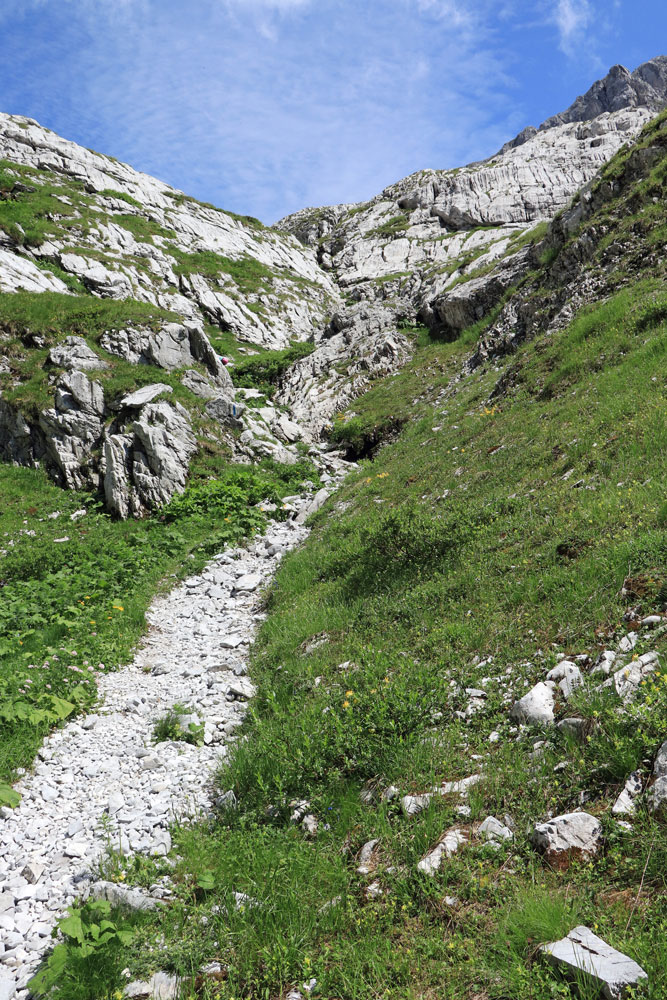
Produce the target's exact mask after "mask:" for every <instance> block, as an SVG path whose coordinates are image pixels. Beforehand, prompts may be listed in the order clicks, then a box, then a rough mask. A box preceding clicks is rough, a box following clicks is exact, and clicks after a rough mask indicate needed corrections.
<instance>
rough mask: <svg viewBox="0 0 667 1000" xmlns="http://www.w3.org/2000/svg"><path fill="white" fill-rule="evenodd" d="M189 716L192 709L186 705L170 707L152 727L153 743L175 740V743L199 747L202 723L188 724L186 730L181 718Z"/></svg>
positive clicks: (201, 739)
mask: <svg viewBox="0 0 667 1000" xmlns="http://www.w3.org/2000/svg"><path fill="white" fill-rule="evenodd" d="M191 714H192V708H191V707H188V706H187V705H180V704H176V705H172V706H171V708H170V709H168V710H167V711H166V712H165V714H164V715H163V716H162V717H161V718H159V719H158V720H157V722H156V723H155V726H154V727H153V739H154V740H155V742H156V743H162V742H164V741H165V740H175V741H176V742H179V741H180V742H183V743H192V745H193V746H201V744H202V743H203V742H204V725H203V723H199V724H198V723H196V722H188V725H187V728H184V726H183V722H182V719H183V716H184V715H191Z"/></svg>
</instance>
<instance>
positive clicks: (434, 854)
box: [417, 827, 468, 875]
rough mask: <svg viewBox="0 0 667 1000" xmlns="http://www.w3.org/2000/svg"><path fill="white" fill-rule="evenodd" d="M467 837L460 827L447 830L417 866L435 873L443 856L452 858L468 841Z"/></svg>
mask: <svg viewBox="0 0 667 1000" xmlns="http://www.w3.org/2000/svg"><path fill="white" fill-rule="evenodd" d="M467 839H468V838H467V837H466V836H465V834H464V833H463V831H462V830H460V829H459V828H458V827H454V828H453V829H451V830H447V832H446V833H445V834H444V835H443V837H442V838H441V840H439V841H438V843H437V844H436V846H435V847H434V848H433V850H432V851H429V853H428V854H426V855H425V856H424V857H423V858H422V859H421V861H419V862H418V863H417V868H418V869H419V871H420V872H424V873H425V874H426V875H435V873H436V872H437V871H438V869H439V868H440V866H441V864H442V861H443V858H451V857H452V856H453V855H454V854H456V852H457V851H458V849H459V847H461V845H462V844H465V843H467Z"/></svg>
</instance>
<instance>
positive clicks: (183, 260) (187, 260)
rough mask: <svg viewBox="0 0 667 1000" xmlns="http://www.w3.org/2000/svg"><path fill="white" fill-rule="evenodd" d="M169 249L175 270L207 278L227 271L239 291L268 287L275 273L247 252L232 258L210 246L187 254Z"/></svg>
mask: <svg viewBox="0 0 667 1000" xmlns="http://www.w3.org/2000/svg"><path fill="white" fill-rule="evenodd" d="M168 252H169V253H170V254H172V256H174V257H175V258H176V260H177V261H178V263H177V265H176V268H175V271H176V274H179V275H180V274H184V275H187V274H202V275H204V277H205V278H210V279H216V278H219V277H220V276H221V275H222V274H228V275H229V276H230V277H231V278H233V280H234V282H235V283H236V285H237V286H238V289H239V291H240V292H241V294H242V295H255V294H257V293H258V292H260V291H268V290H270V289H271V286H272V283H273V279H274V277H275V274H274V272H273V271H272V270H271V268H269V267H266V265H264V264H262V263H260V261H258V260H255V258H254V257H249V256H247V255H245V256H242V257H240V258H238V259H237V260H232V258H231V257H225V256H223V255H222V254H217V253H213V251H212V250H202V251H201V252H199V253H190V254H188V253H183V251H181V250H179V249H178V248H177V247H174V246H171V247H169V248H168Z"/></svg>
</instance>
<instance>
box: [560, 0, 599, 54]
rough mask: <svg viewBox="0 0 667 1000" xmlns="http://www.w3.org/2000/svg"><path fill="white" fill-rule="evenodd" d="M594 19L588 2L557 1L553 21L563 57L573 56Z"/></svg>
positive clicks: (573, 0)
mask: <svg viewBox="0 0 667 1000" xmlns="http://www.w3.org/2000/svg"><path fill="white" fill-rule="evenodd" d="M594 17H595V12H594V10H593V8H592V7H591V4H590V2H589V0H558V2H557V4H556V8H555V10H554V12H553V21H554V23H555V25H556V28H557V29H558V38H559V46H560V48H561V50H562V51H563V52H564V53H565V55H567V56H573V55H575V53H576V50H577V49H578V48H579V46H580V44H581V42H582V41H583V38H584V35H585V33H586V31H587V29H588V28H589V27H590V25H591V24H592V23H593V20H594Z"/></svg>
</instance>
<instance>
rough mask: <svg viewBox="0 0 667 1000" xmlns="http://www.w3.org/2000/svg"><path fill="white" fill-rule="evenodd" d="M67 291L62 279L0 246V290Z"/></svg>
mask: <svg viewBox="0 0 667 1000" xmlns="http://www.w3.org/2000/svg"><path fill="white" fill-rule="evenodd" d="M19 290H22V291H25V292H68V291H69V289H68V288H67V285H66V284H65V282H64V281H61V280H60V278H56V277H55V276H54V275H53V274H51V272H50V271H42V270H41V268H39V267H37V265H36V264H35V263H33V261H31V260H29V259H27V258H25V257H19V256H17V255H16V254H14V253H11V252H10V251H8V250H5V249H3V248H2V247H0V292H17V291H19Z"/></svg>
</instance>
